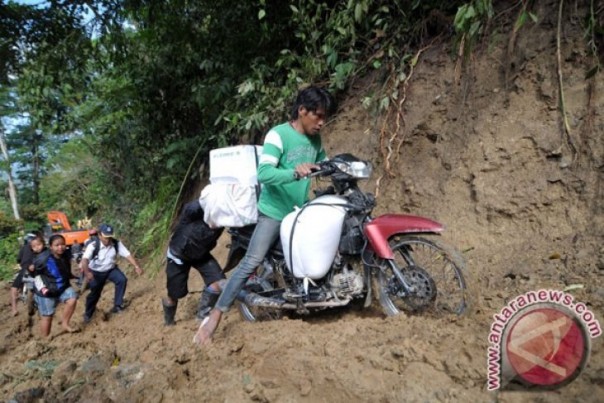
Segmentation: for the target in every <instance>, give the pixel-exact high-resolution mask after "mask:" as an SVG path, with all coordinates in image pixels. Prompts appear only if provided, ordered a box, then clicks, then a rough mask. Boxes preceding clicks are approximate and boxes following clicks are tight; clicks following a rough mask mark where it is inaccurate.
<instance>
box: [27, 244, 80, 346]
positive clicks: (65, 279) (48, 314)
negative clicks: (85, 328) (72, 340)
mask: <svg viewBox="0 0 604 403" xmlns="http://www.w3.org/2000/svg"><path fill="white" fill-rule="evenodd" d="M48 244H49V247H50V249H48V250H45V251H43V252H41V253H40V254H38V255H37V256H36V257H35V258H34V275H35V276H36V277H35V280H36V281H35V282H34V298H35V300H36V303H37V304H38V312H40V316H41V320H40V333H41V334H42V336H43V337H47V336H48V335H49V334H50V328H51V325H52V317H53V316H54V314H55V308H56V305H57V304H58V303H59V302H63V303H65V308H64V309H63V318H62V320H61V326H62V327H63V329H64V330H66V331H67V332H70V333H72V332H74V331H76V330H75V329H73V328H72V327H71V326H69V321H70V320H71V317H72V316H73V312H74V311H75V308H76V303H77V298H78V293H77V292H76V291H75V290H74V289H73V288H72V287H71V286H70V283H69V281H70V280H71V278H72V277H73V276H72V274H71V259H70V257H69V255H68V254H66V253H65V250H66V249H67V248H66V246H65V238H63V236H62V235H59V234H54V235H53V236H51V237H50V240H49V241H48Z"/></svg>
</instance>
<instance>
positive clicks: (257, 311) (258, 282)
mask: <svg viewBox="0 0 604 403" xmlns="http://www.w3.org/2000/svg"><path fill="white" fill-rule="evenodd" d="M243 289H244V290H246V291H250V292H255V293H262V292H266V291H272V290H274V289H275V288H274V287H273V285H272V284H271V282H270V281H269V280H268V279H265V278H262V277H254V278H252V279H250V280H248V282H247V283H246V284H245V286H244V288H243ZM239 313H240V314H241V317H242V318H243V319H244V320H245V321H248V322H264V321H269V320H279V319H281V318H282V317H283V311H281V310H280V309H270V308H264V307H257V306H249V305H247V304H246V303H245V302H241V301H240V302H239Z"/></svg>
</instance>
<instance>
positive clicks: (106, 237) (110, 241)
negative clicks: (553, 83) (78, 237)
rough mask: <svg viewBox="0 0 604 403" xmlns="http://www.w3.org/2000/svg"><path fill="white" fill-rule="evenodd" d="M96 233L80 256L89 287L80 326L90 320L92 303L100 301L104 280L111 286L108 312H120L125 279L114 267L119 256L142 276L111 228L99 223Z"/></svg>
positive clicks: (132, 258)
mask: <svg viewBox="0 0 604 403" xmlns="http://www.w3.org/2000/svg"><path fill="white" fill-rule="evenodd" d="M98 232H99V235H100V236H99V240H98V242H91V243H90V244H89V245H88V246H87V247H86V250H85V251H84V255H83V256H82V270H83V271H84V275H85V276H86V280H87V281H88V286H89V287H90V293H89V294H88V297H86V310H85V312H84V323H88V322H90V320H91V319H92V315H93V314H94V311H95V310H96V304H97V303H98V302H99V299H100V298H101V293H102V292H103V288H104V287H105V283H106V282H107V281H111V282H112V283H113V284H115V297H114V300H113V309H111V312H112V313H120V312H121V311H123V310H124V294H125V293H126V285H127V284H128V279H127V278H126V275H125V274H124V273H123V272H122V271H121V270H120V268H119V267H117V258H118V257H119V256H121V257H123V258H125V259H126V260H127V261H128V262H129V263H130V264H131V265H133V266H134V269H135V270H136V273H137V274H138V275H141V274H142V273H143V269H141V267H140V266H139V265H138V263H137V262H136V260H135V259H134V257H133V256H132V254H131V253H130V251H129V250H128V249H127V248H126V246H124V244H123V243H122V242H120V241H118V240H117V239H115V238H114V234H113V227H112V226H111V225H108V224H101V225H100V226H99V231H98Z"/></svg>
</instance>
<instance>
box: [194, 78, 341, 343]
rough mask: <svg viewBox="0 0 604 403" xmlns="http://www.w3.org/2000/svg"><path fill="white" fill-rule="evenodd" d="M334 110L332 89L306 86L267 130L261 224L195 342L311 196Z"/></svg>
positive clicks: (209, 331) (212, 327)
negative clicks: (287, 113) (287, 116)
mask: <svg viewBox="0 0 604 403" xmlns="http://www.w3.org/2000/svg"><path fill="white" fill-rule="evenodd" d="M334 110H335V103H334V100H333V98H332V97H331V95H330V94H329V92H327V91H326V90H324V89H322V88H318V87H308V88H306V89H304V90H302V91H300V92H299V93H298V96H297V97H296V101H295V103H294V106H293V108H292V119H291V120H290V121H289V122H287V123H283V124H280V125H278V126H275V127H273V128H272V129H271V130H269V132H268V133H267V134H266V137H265V139H264V147H263V151H262V156H261V157H260V161H259V165H258V181H259V182H260V183H262V185H263V188H262V192H261V193H260V200H259V201H258V212H259V214H258V223H257V224H256V229H255V230H254V233H253V235H252V238H251V239H250V244H249V248H248V250H247V253H246V255H245V256H244V258H243V259H242V260H241V262H240V263H239V265H238V266H237V267H236V268H235V270H234V271H233V275H232V276H231V277H230V278H229V280H228V282H227V284H226V286H225V288H224V290H223V291H222V294H221V295H220V298H219V299H218V302H216V306H215V307H214V309H213V310H212V311H211V312H210V316H209V317H208V318H207V319H206V320H205V321H204V322H203V323H202V324H201V326H200V327H199V330H198V331H197V334H196V335H195V339H194V340H195V342H196V343H197V344H199V345H204V344H206V343H209V342H210V341H211V340H212V336H213V335H214V332H215V331H216V328H217V327H218V324H219V323H220V319H221V318H222V314H223V313H225V312H227V311H228V310H229V309H230V307H231V306H232V305H233V302H234V301H235V298H236V297H237V294H238V293H239V291H241V289H242V288H243V286H244V284H245V283H246V281H247V280H248V278H249V276H250V275H252V274H253V273H254V271H255V270H256V268H257V267H258V266H259V265H260V264H261V263H262V261H263V260H264V257H265V256H266V253H267V252H268V250H269V248H270V247H271V245H272V244H273V243H274V242H275V240H276V239H277V237H278V236H279V229H280V226H281V220H282V219H283V217H285V216H286V215H287V214H289V213H290V212H291V211H293V210H294V207H295V206H298V207H302V205H303V204H304V203H305V202H306V201H307V200H308V191H309V189H310V180H309V179H308V178H305V177H306V176H307V175H309V174H310V173H311V171H312V170H313V169H316V168H318V166H317V165H316V163H317V162H319V161H322V160H324V159H325V150H324V149H323V146H322V144H321V136H320V134H319V132H320V130H321V128H322V127H323V126H324V125H325V121H326V119H327V118H328V117H329V115H331V113H333V111H334ZM298 178H303V179H300V180H298Z"/></svg>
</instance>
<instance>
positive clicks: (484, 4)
mask: <svg viewBox="0 0 604 403" xmlns="http://www.w3.org/2000/svg"><path fill="white" fill-rule="evenodd" d="M493 14H494V12H493V4H492V0H472V1H471V2H469V3H466V4H464V5H462V6H461V7H459V9H458V10H457V14H455V20H454V22H453V26H454V27H455V32H456V33H457V40H458V46H460V47H461V48H462V53H463V55H464V56H465V57H467V56H468V55H469V54H470V53H471V52H472V49H473V48H474V45H475V43H476V41H477V40H478V38H479V37H480V36H481V35H482V34H483V33H484V28H485V26H486V24H487V23H488V21H489V20H490V19H491V18H493Z"/></svg>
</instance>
